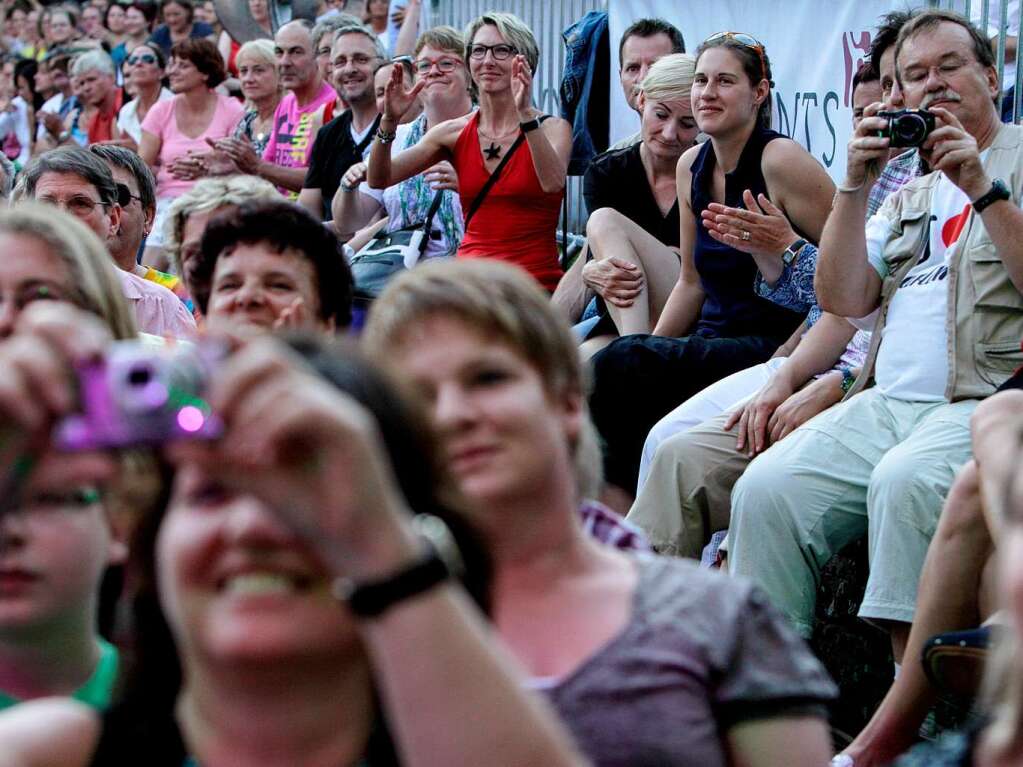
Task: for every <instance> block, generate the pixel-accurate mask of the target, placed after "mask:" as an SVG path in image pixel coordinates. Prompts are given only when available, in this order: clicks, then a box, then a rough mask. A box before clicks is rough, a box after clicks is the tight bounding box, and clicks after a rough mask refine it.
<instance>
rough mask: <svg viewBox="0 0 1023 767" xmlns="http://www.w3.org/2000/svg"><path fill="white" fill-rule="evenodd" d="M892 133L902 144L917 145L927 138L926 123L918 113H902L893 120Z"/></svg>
mask: <svg viewBox="0 0 1023 767" xmlns="http://www.w3.org/2000/svg"><path fill="white" fill-rule="evenodd" d="M892 133H894V134H895V136H896V138H897V139H898V140H899V143H900V144H902V145H903V146H917V145H918V144H922V143H923V141H924V139H925V138H927V124H926V123H925V122H924V120H923V118H921V117H920V116H919V115H913V114H909V115H902V116H901V117H900V118H899V119H897V120H894V121H893V125H892Z"/></svg>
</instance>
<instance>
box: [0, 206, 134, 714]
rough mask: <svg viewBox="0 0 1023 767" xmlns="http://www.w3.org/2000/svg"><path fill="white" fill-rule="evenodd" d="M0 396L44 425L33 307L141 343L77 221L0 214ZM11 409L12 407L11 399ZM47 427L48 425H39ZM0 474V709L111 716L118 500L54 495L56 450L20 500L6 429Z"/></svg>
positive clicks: (121, 552) (24, 211)
mask: <svg viewBox="0 0 1023 767" xmlns="http://www.w3.org/2000/svg"><path fill="white" fill-rule="evenodd" d="M0 249H2V251H3V252H4V253H16V254H17V258H2V259H0V294H2V295H3V296H4V299H3V306H4V309H3V312H2V313H0V339H2V340H0V346H2V347H3V348H4V350H5V353H4V354H3V355H0V356H2V358H3V362H2V364H0V378H2V383H0V389H2V390H3V391H4V392H8V391H10V382H11V381H12V380H17V381H21V382H23V383H25V384H28V385H29V386H32V387H34V389H35V391H36V396H35V397H34V400H33V401H32V402H29V403H25V404H24V407H25V413H24V417H26V418H35V419H40V418H41V417H42V414H43V410H44V407H45V406H44V405H42V404H41V402H42V401H45V400H46V399H47V394H48V393H49V392H50V391H51V390H50V389H48V388H47V387H48V386H49V383H50V382H49V380H48V376H49V375H50V374H53V373H54V372H55V371H53V370H51V369H48V368H44V367H40V366H38V365H35V364H33V363H32V359H33V355H34V351H33V349H32V346H31V345H30V343H28V339H20V338H18V337H17V336H15V335H14V334H15V332H16V329H17V327H18V326H19V325H20V323H21V322H22V319H23V318H24V317H25V315H26V314H27V313H28V312H29V311H30V310H32V309H36V308H38V307H37V306H36V304H40V303H44V302H66V303H70V304H74V305H76V306H77V307H79V308H80V309H82V310H83V311H85V312H88V313H90V314H92V315H94V316H95V317H96V318H97V319H98V320H99V321H101V322H102V323H103V324H104V325H105V326H106V328H107V333H109V334H113V335H114V336H116V337H117V338H130V337H132V336H134V335H135V321H134V319H133V318H132V315H131V310H130V309H129V308H128V306H127V304H126V303H125V301H124V299H123V297H122V296H121V284H120V282H119V281H118V280H117V278H116V276H115V273H114V267H113V264H112V263H111V262H110V257H109V256H108V255H107V253H106V250H105V249H104V248H103V245H102V244H101V243H100V241H99V239H98V238H97V237H96V235H94V234H93V233H92V232H91V231H89V230H88V229H87V228H86V227H85V226H84V225H83V224H81V223H80V222H79V221H78V220H77V219H75V218H74V217H73V216H70V215H68V214H66V213H64V212H63V211H59V210H54V209H53V208H52V207H42V206H38V205H36V204H34V203H24V204H21V205H19V206H18V207H16V208H14V209H11V210H4V211H2V212H0ZM5 405H6V406H7V407H10V406H11V403H10V402H9V401H7V400H6V399H5ZM40 422H41V421H40ZM3 434H4V441H3V446H2V456H3V457H2V459H0V460H2V461H3V464H4V468H3V471H2V473H0V476H2V478H3V479H2V480H0V709H5V708H8V707H10V706H13V705H14V704H16V703H19V702H20V701H25V700H30V699H33V698H42V697H47V696H53V695H60V696H71V697H74V698H75V699H77V700H79V701H81V702H82V703H85V704H87V705H90V706H94V707H97V708H105V707H106V706H107V705H108V704H109V702H110V699H111V694H112V693H113V690H114V685H115V683H116V682H117V679H118V667H119V658H118V652H117V650H116V649H115V648H114V647H113V645H111V644H109V643H108V642H107V641H105V640H104V639H103V638H102V637H101V636H100V635H99V634H98V633H97V629H96V626H97V613H98V606H99V601H100V599H99V597H100V581H101V579H102V577H103V575H104V572H105V571H106V569H107V566H108V565H112V564H118V563H120V562H122V561H123V559H124V557H125V555H126V553H127V549H126V546H125V545H124V543H123V542H122V541H120V540H119V537H120V536H119V533H123V532H124V531H123V530H122V531H118V530H115V526H114V521H113V519H112V518H111V511H112V502H113V501H114V500H115V497H114V496H116V495H117V493H118V492H119V489H120V488H119V484H120V483H119V482H116V481H115V482H113V483H112V485H111V486H108V487H107V488H106V489H105V491H104V492H102V493H100V492H97V488H96V487H95V486H93V485H91V484H90V483H82V486H80V487H67V486H65V487H59V488H54V487H52V482H53V480H54V479H55V478H59V477H60V473H61V470H62V468H63V469H67V468H69V467H72V468H73V467H74V466H75V465H74V464H68V463H66V462H65V459H62V458H61V457H59V455H58V454H56V453H54V452H50V451H47V452H44V453H43V454H41V455H39V456H38V461H36V462H35V464H34V468H33V469H32V470H31V472H30V473H29V474H28V476H27V477H26V480H27V482H26V484H25V485H24V486H23V487H22V488H21V492H18V493H15V492H14V490H15V488H14V487H13V485H12V479H13V476H14V475H13V474H12V473H11V471H10V469H11V464H10V461H11V459H12V458H14V457H16V456H17V454H18V453H19V452H20V451H21V450H22V449H24V447H25V445H24V443H23V442H22V441H21V440H11V439H10V438H11V437H13V436H15V435H13V434H11V433H10V432H9V431H7V430H6V429H5V430H4V431H3Z"/></svg>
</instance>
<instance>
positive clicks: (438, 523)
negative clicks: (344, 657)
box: [331, 514, 465, 618]
mask: <svg viewBox="0 0 1023 767" xmlns="http://www.w3.org/2000/svg"><path fill="white" fill-rule="evenodd" d="M412 525H413V527H414V528H415V530H416V532H417V533H418V535H419V537H420V538H421V539H422V540H423V544H424V546H423V549H424V553H423V554H422V556H420V557H419V558H418V559H417V560H416V561H414V562H413V563H412V564H410V565H408V566H407V567H404V568H402V569H400V570H398V571H397V572H394V573H391V574H390V575H388V576H385V577H383V578H378V579H376V580H372V581H364V582H361V583H360V582H357V581H355V580H353V579H351V578H346V577H341V578H337V579H336V580H335V581H334V583H333V586H332V587H331V591H332V592H333V594H334V597H335V598H336V599H338V600H339V601H341V602H345V603H346V604H347V605H348V609H349V610H351V611H352V613H353V614H355V615H357V616H359V617H362V618H373V617H376V616H378V615H381V614H382V613H384V612H385V611H386V610H388V609H389V608H390V607H393V606H394V605H395V604H397V603H398V602H401V601H403V600H405V599H409V598H410V597H414V596H416V595H417V594H422V593H423V592H425V591H429V590H430V589H432V588H433V587H434V586H436V585H438V584H439V583H443V582H444V581H446V580H447V579H448V578H451V577H458V576H460V575H461V574H462V572H463V571H464V570H465V565H464V563H463V561H462V555H461V552H460V551H459V550H458V544H457V543H456V542H455V538H454V536H453V535H452V534H451V530H450V529H449V528H448V526H447V525H446V524H445V523H444V521H443V520H442V519H441V518H440V517H435V516H433V515H431V514H419V515H418V516H416V517H415V518H414V519H413V520H412Z"/></svg>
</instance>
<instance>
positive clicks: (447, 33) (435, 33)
mask: <svg viewBox="0 0 1023 767" xmlns="http://www.w3.org/2000/svg"><path fill="white" fill-rule="evenodd" d="M428 45H429V46H432V47H433V48H436V49H438V50H441V51H448V52H450V53H454V54H456V55H458V56H462V55H463V54H464V53H465V38H464V37H463V36H462V33H461V32H459V31H458V30H457V29H455V28H454V27H449V26H446V25H442V26H439V27H431V28H430V29H428V30H426V31H425V32H423V34H421V35H420V36H419V39H418V40H416V47H415V48H414V49H413V51H412V55H413V56H418V55H419V53H420V51H422V50H423V48H425V47H426V46H428Z"/></svg>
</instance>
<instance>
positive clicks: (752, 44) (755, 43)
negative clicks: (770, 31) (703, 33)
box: [703, 32, 770, 80]
mask: <svg viewBox="0 0 1023 767" xmlns="http://www.w3.org/2000/svg"><path fill="white" fill-rule="evenodd" d="M722 40H734V41H735V42H737V43H738V44H739V45H741V46H743V47H744V48H749V49H750V50H754V51H756V52H757V56H759V57H760V79H761V80H768V79H770V78H769V77H768V76H767V60H766V59H765V58H764V44H763V43H762V42H760V41H759V40H757V38H755V37H753V35H747V34H746V33H745V32H717V33H715V34H713V35H711V36H710V37H708V38H707V39H706V40H704V41H703V44H704V45H706V44H707V43H711V44H713V43H719V42H721V41H722Z"/></svg>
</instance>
